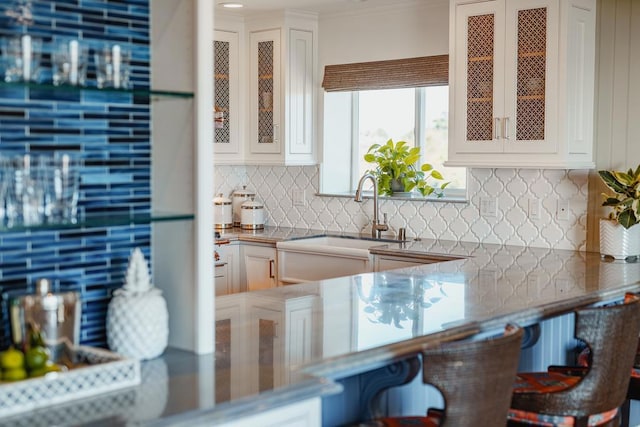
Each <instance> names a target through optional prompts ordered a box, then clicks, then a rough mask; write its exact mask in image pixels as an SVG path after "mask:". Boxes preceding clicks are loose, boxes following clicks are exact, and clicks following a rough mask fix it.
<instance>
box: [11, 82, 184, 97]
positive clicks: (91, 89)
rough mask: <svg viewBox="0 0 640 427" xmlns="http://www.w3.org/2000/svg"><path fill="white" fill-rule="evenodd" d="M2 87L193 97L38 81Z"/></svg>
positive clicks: (150, 91)
mask: <svg viewBox="0 0 640 427" xmlns="http://www.w3.org/2000/svg"><path fill="white" fill-rule="evenodd" d="M2 88H28V89H45V90H52V91H54V90H55V91H64V92H67V93H74V92H82V91H89V92H102V93H122V94H132V95H134V96H146V97H149V98H179V99H180V98H181V99H187V98H193V93H192V92H176V91H169V90H155V89H141V88H134V89H115V88H103V89H99V88H97V87H93V86H71V85H60V86H56V85H54V84H53V83H36V82H15V83H7V82H0V89H2Z"/></svg>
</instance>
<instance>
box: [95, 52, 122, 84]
mask: <svg viewBox="0 0 640 427" xmlns="http://www.w3.org/2000/svg"><path fill="white" fill-rule="evenodd" d="M94 60H95V64H96V79H97V82H98V87H99V88H101V89H102V88H107V87H112V88H116V89H128V88H129V74H130V72H131V69H130V63H131V54H130V53H129V51H127V50H124V49H122V48H121V47H120V45H117V44H116V45H113V46H111V47H105V48H104V49H102V50H101V51H97V52H96V53H95V54H94Z"/></svg>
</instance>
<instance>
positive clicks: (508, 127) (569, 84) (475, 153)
mask: <svg viewBox="0 0 640 427" xmlns="http://www.w3.org/2000/svg"><path fill="white" fill-rule="evenodd" d="M595 12H596V2H595V0H492V1H480V2H478V1H473V2H471V1H469V0H454V1H452V2H451V3H450V22H449V24H450V29H449V37H450V40H449V52H450V63H449V66H450V74H449V76H450V79H449V80H450V82H449V85H450V86H449V88H450V120H449V129H450V133H449V158H448V161H447V162H446V164H447V165H448V166H467V167H509V168H513V167H520V168H527V167H532V168H563V169H584V168H593V167H595V164H594V158H593V106H594V70H595Z"/></svg>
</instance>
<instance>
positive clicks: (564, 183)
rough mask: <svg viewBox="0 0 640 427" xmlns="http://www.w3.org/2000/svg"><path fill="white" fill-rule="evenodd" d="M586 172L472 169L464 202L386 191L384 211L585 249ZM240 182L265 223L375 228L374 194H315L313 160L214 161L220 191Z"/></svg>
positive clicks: (483, 236) (426, 223)
mask: <svg viewBox="0 0 640 427" xmlns="http://www.w3.org/2000/svg"><path fill="white" fill-rule="evenodd" d="M587 178H588V171H586V170H538V169H470V170H469V172H468V179H467V187H468V191H467V197H468V201H467V202H463V203H461V202H444V201H435V202H432V201H418V200H406V201H404V200H397V199H382V200H381V201H380V212H381V214H382V213H386V214H387V215H388V218H389V225H390V227H391V230H392V231H396V230H397V229H398V228H399V227H406V228H407V236H410V237H416V236H418V237H422V238H439V239H445V240H460V241H468V242H480V241H482V242H484V243H497V244H508V245H517V246H534V247H543V248H555V249H569V250H585V248H586V221H587V189H588V184H587ZM242 185H247V188H249V189H251V190H254V191H255V192H256V197H257V198H258V199H260V200H261V201H263V202H264V204H265V209H266V211H267V220H266V222H267V225H278V226H286V227H296V228H305V229H320V230H327V231H346V232H362V231H365V232H367V231H370V224H371V215H372V206H371V205H372V203H373V202H372V201H371V200H370V199H369V200H366V201H365V202H364V203H356V202H354V200H353V199H352V198H348V197H329V196H317V195H316V194H317V193H318V189H319V169H318V167H316V166H288V167H285V166H216V168H215V188H216V193H223V194H224V195H226V196H229V195H230V194H231V193H232V192H233V190H234V189H236V188H241V187H242ZM294 189H300V190H304V192H305V204H304V206H297V205H294V204H293V197H292V193H293V190H294ZM483 198H496V199H497V201H498V211H497V215H496V216H495V217H483V216H481V215H480V201H481V200H482V199H483ZM530 200H539V201H540V212H539V219H535V220H534V219H531V218H530V217H529V204H530ZM558 200H567V201H569V213H568V219H558V218H557V214H556V211H557V204H558Z"/></svg>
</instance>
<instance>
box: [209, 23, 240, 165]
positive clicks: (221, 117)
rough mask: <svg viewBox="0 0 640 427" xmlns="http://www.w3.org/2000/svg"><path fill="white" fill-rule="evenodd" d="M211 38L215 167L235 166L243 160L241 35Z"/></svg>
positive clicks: (231, 33) (223, 34)
mask: <svg viewBox="0 0 640 427" xmlns="http://www.w3.org/2000/svg"><path fill="white" fill-rule="evenodd" d="M214 36H215V40H214V42H213V44H214V49H213V51H214V83H215V86H214V93H215V95H214V101H215V104H214V112H213V120H214V140H213V143H214V144H213V149H214V155H215V157H214V158H215V162H216V163H217V164H237V163H238V162H240V161H241V160H242V156H243V149H242V146H241V138H240V122H241V113H242V110H241V108H242V106H241V103H240V78H241V75H240V63H239V56H240V34H239V33H238V32H237V31H220V30H217V31H215V34H214Z"/></svg>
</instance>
